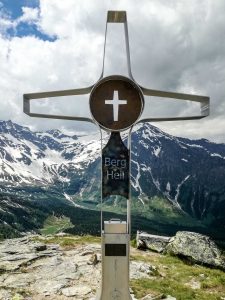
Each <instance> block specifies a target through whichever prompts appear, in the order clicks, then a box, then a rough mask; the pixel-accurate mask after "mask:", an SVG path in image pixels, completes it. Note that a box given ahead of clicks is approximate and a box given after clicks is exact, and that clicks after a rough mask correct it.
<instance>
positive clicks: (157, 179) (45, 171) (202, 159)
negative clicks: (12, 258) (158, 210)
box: [0, 121, 225, 230]
mask: <svg viewBox="0 0 225 300" xmlns="http://www.w3.org/2000/svg"><path fill="white" fill-rule="evenodd" d="M0 133H1V134H0V165H1V168H0V191H1V194H2V195H7V196H13V197H14V198H15V197H21V198H23V199H25V200H26V201H34V200H35V201H39V202H41V200H43V199H45V201H48V199H50V198H51V199H53V198H55V199H58V200H57V201H59V199H60V203H61V204H62V205H63V203H64V204H67V205H70V206H71V205H72V206H73V207H78V208H79V207H81V208H82V207H88V208H91V209H96V207H97V206H98V204H99V201H100V141H99V136H98V135H92V136H76V135H73V136H69V135H66V134H63V133H62V132H60V131H59V130H50V131H46V132H33V131H31V130H30V129H29V128H27V127H23V126H20V125H17V124H15V123H12V122H11V121H8V122H4V121H2V122H0ZM104 140H105V141H106V140H107V138H106V137H104ZM131 159H132V168H131V184H132V195H133V201H132V203H133V207H134V209H135V210H136V211H139V210H141V211H145V210H147V207H149V205H150V206H151V203H153V202H154V201H153V200H152V199H155V198H154V197H158V198H160V199H164V200H163V201H164V202H165V201H167V200H168V201H169V202H168V203H171V205H172V207H174V208H175V209H176V211H178V212H180V213H181V215H183V216H184V215H188V216H190V217H192V218H194V219H197V220H202V221H204V222H205V224H207V225H209V224H210V226H215V228H217V227H218V228H220V229H221V230H224V228H225V221H224V213H225V184H224V176H225V144H215V143H212V142H209V141H207V140H205V139H201V140H194V141H193V140H189V139H184V138H178V137H174V136H171V135H169V134H166V133H164V132H162V131H161V130H159V129H158V128H156V127H154V126H152V125H150V124H145V125H143V126H139V127H137V128H136V130H135V131H134V132H133V134H132V157H131ZM118 203H120V204H121V203H123V201H121V200H120V199H118V197H115V198H114V199H109V200H108V202H106V204H107V205H108V207H109V205H110V204H111V207H112V206H115V205H116V204H118ZM154 203H155V202H154ZM165 203H166V202H165ZM122 205H123V204H122ZM160 205H161V202H160ZM1 207H2V203H1V202H0V208H1ZM145 216H147V213H146V214H145ZM147 217H148V216H147Z"/></svg>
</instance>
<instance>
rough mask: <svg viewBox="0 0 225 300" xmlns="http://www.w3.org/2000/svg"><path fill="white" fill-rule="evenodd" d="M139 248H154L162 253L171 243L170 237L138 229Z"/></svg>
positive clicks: (153, 249)
mask: <svg viewBox="0 0 225 300" xmlns="http://www.w3.org/2000/svg"><path fill="white" fill-rule="evenodd" d="M136 240H137V248H138V249H142V250H147V249H148V250H152V251H156V252H158V253H162V252H163V251H164V250H165V248H166V246H167V245H168V243H169V240H170V237H167V236H160V235H153V234H148V233H146V232H140V231H137V236H136Z"/></svg>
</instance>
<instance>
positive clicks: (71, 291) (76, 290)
mask: <svg viewBox="0 0 225 300" xmlns="http://www.w3.org/2000/svg"><path fill="white" fill-rule="evenodd" d="M90 293H91V288H90V287H89V286H85V285H78V286H74V287H68V288H65V289H62V294H63V295H64V296H67V297H74V296H79V297H83V296H86V295H88V294H90Z"/></svg>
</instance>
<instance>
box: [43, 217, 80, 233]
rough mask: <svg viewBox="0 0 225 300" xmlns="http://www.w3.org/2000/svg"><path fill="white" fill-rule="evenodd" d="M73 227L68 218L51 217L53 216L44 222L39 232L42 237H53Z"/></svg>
mask: <svg viewBox="0 0 225 300" xmlns="http://www.w3.org/2000/svg"><path fill="white" fill-rule="evenodd" d="M73 226H74V225H73V224H72V223H71V221H70V218H67V217H65V216H61V217H56V216H54V215H53V216H49V217H48V218H47V219H46V220H45V222H44V227H43V228H42V229H41V230H40V232H41V234H43V235H49V234H53V235H54V234H56V233H59V232H62V231H63V230H65V229H68V228H71V227H73Z"/></svg>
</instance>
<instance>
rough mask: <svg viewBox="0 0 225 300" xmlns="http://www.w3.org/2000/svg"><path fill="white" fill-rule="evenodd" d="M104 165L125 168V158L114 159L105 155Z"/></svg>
mask: <svg viewBox="0 0 225 300" xmlns="http://www.w3.org/2000/svg"><path fill="white" fill-rule="evenodd" d="M105 166H106V167H110V166H111V167H118V168H126V166H127V160H126V159H115V158H113V159H112V158H110V157H105Z"/></svg>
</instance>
